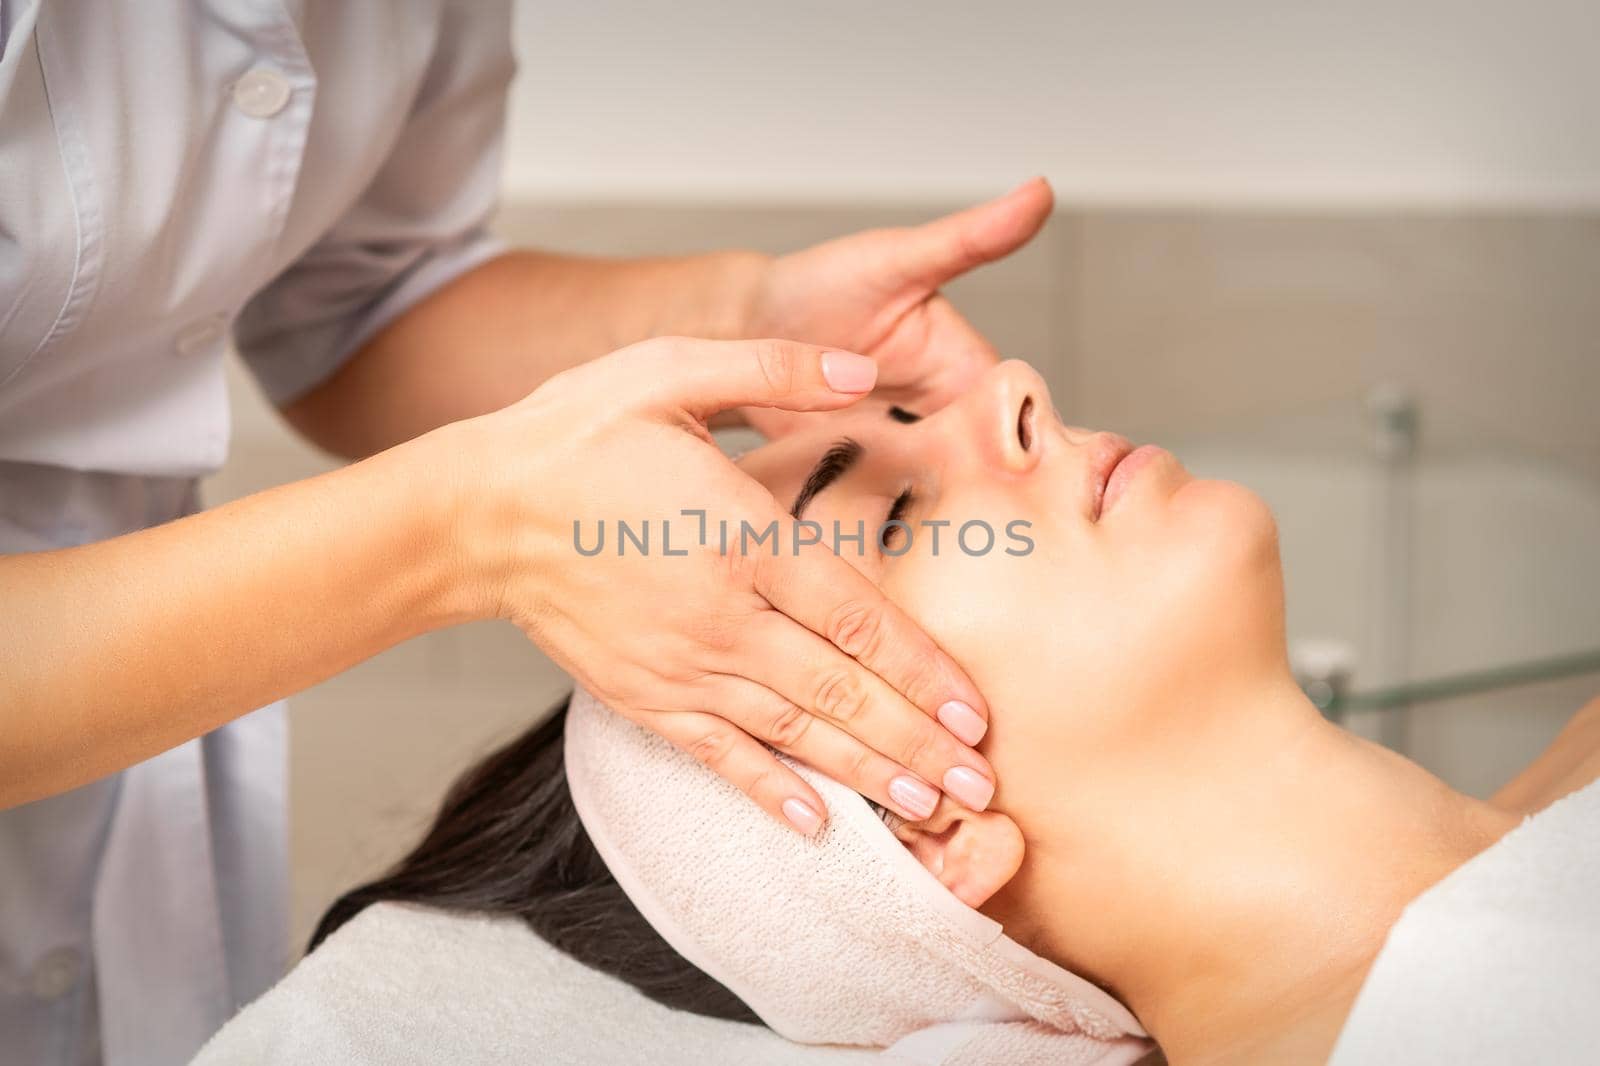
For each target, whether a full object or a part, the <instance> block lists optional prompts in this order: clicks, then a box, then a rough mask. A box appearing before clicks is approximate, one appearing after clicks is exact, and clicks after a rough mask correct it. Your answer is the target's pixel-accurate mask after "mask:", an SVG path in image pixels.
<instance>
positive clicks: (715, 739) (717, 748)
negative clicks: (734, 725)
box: [689, 729, 734, 772]
mask: <svg viewBox="0 0 1600 1066" xmlns="http://www.w3.org/2000/svg"><path fill="white" fill-rule="evenodd" d="M733 748H734V735H733V731H732V730H731V729H712V730H708V731H706V732H704V733H701V734H700V735H699V736H697V737H695V738H694V739H693V740H691V741H690V742H689V754H690V755H693V756H694V757H695V758H696V759H698V760H699V761H700V762H702V763H704V764H705V765H707V766H709V767H711V769H713V770H716V771H718V772H720V771H721V769H722V767H723V766H725V765H726V764H727V762H728V756H729V755H731V754H732V753H733Z"/></svg>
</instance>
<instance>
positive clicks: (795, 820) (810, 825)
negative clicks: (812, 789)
mask: <svg viewBox="0 0 1600 1066" xmlns="http://www.w3.org/2000/svg"><path fill="white" fill-rule="evenodd" d="M783 816H784V817H785V818H787V819H789V824H790V825H792V826H794V827H795V828H796V829H798V830H800V832H802V833H804V834H805V835H806V836H808V837H809V836H815V835H816V832H817V830H818V829H821V828H822V815H820V814H818V813H817V812H816V810H815V809H813V808H812V806H811V804H809V803H807V802H806V801H805V800H797V799H786V800H784V801H783Z"/></svg>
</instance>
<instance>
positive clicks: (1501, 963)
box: [1331, 783, 1600, 1066]
mask: <svg viewBox="0 0 1600 1066" xmlns="http://www.w3.org/2000/svg"><path fill="white" fill-rule="evenodd" d="M1331 1061H1332V1063H1333V1064H1334V1066H1373V1064H1382V1063H1396V1064H1400V1063H1404V1064H1406V1066H1422V1064H1427V1063H1440V1064H1444V1063H1449V1064H1451V1066H1505V1064H1507V1063H1539V1064H1540V1066H1552V1064H1561V1063H1572V1064H1574V1066H1576V1064H1579V1063H1583V1064H1593V1063H1595V1062H1600V783H1596V784H1592V785H1590V786H1588V787H1587V788H1585V789H1582V790H1581V791H1579V792H1576V793H1574V794H1573V795H1570V796H1567V797H1566V798H1564V799H1561V800H1558V801H1556V802H1555V803H1554V804H1552V805H1551V806H1550V807H1548V808H1546V809H1545V810H1544V811H1541V812H1540V813H1538V814H1536V815H1534V816H1533V817H1532V818H1530V819H1528V820H1527V821H1525V822H1523V823H1522V824H1521V825H1520V826H1518V827H1517V828H1516V829H1513V830H1512V831H1511V832H1510V833H1507V834H1506V835H1505V836H1504V837H1503V838H1501V840H1500V841H1499V842H1498V843H1496V844H1495V845H1494V846H1493V847H1491V848H1490V849H1489V850H1487V851H1485V852H1484V853H1483V854H1481V855H1479V856H1477V857H1475V858H1474V859H1472V861H1470V862H1468V863H1466V864H1465V865H1463V866H1462V867H1461V868H1459V869H1457V870H1455V871H1454V872H1452V873H1451V874H1450V876H1449V877H1446V878H1445V879H1444V880H1443V881H1441V882H1439V883H1438V884H1437V885H1435V886H1434V887H1433V888H1431V889H1429V890H1428V891H1427V892H1425V893H1423V894H1422V895H1421V896H1419V897H1418V898H1417V899H1416V900H1414V901H1413V902H1412V903H1411V905H1410V906H1409V907H1407V908H1406V909H1405V912H1404V913H1403V914H1402V915H1401V916H1400V920H1399V921H1398V922H1397V923H1395V927H1394V928H1393V929H1392V930H1390V932H1389V937H1388V940H1387V941H1386V942H1385V944H1384V946H1383V950H1382V951H1380V952H1379V953H1378V958H1377V961H1376V962H1375V963H1374V964H1373V967H1372V971H1371V973H1370V974H1368V976H1367V980H1366V983H1365V984H1364V985H1363V986H1362V989H1361V993H1360V995H1359V996H1358V997H1357V998H1356V1003H1355V1007H1354V1008H1353V1009H1352V1010H1351V1012H1350V1017H1349V1019H1348V1020H1347V1021H1346V1022H1345V1026H1344V1031H1343V1032H1342V1033H1341V1034H1340V1036H1339V1042H1338V1044H1337V1046H1336V1047H1335V1048H1334V1054H1333V1058H1332V1060H1331Z"/></svg>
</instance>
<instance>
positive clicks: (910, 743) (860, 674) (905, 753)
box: [738, 611, 994, 817]
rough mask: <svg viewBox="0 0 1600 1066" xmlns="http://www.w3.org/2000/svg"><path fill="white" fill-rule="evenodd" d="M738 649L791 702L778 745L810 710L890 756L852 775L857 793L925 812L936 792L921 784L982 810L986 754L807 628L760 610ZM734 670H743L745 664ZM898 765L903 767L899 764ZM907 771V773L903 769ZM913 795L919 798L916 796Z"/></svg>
mask: <svg viewBox="0 0 1600 1066" xmlns="http://www.w3.org/2000/svg"><path fill="white" fill-rule="evenodd" d="M743 648H745V649H751V648H753V649H757V654H758V655H759V657H760V668H759V671H758V673H759V676H755V677H752V680H755V681H759V682H760V683H761V684H762V685H765V686H766V687H767V688H769V689H771V690H772V691H773V692H775V693H777V694H778V695H780V696H782V697H783V698H785V699H786V700H788V701H789V702H790V703H793V704H794V705H795V710H793V711H791V712H789V720H788V721H786V722H784V723H779V725H781V726H785V727H786V728H783V729H779V730H778V731H777V733H776V734H775V735H777V736H779V738H780V739H782V740H784V741H785V742H786V743H794V742H795V741H796V740H797V739H798V738H803V736H804V734H805V732H806V731H807V730H809V729H810V727H811V723H810V722H809V721H807V718H808V717H812V716H814V717H815V718H818V719H821V720H822V721H824V722H829V723H832V724H833V725H835V726H837V727H839V728H840V729H842V730H844V731H845V732H846V733H848V734H849V735H850V736H852V737H854V738H855V739H856V740H857V741H860V742H861V743H862V744H864V745H866V746H867V747H868V748H870V749H872V750H873V751H876V752H878V753H880V754H881V755H884V756H886V757H887V759H888V760H892V765H890V766H878V767H875V768H873V769H874V771H875V773H876V776H873V777H870V778H864V777H862V774H863V773H865V771H866V769H867V768H865V767H863V768H861V771H860V772H857V773H855V774H854V775H853V776H854V777H856V778H859V779H860V780H852V781H851V785H852V787H855V788H856V790H857V791H858V792H864V793H869V794H872V795H874V796H877V797H878V798H879V799H880V801H881V800H882V798H883V797H891V798H893V799H894V800H895V801H896V803H897V806H899V807H900V808H902V809H904V808H906V807H908V806H910V807H913V808H917V809H918V810H919V816H920V817H927V815H928V814H929V813H931V803H932V801H934V800H937V798H938V796H937V794H936V793H935V792H934V790H933V789H932V788H929V787H928V786H927V784H925V782H932V783H933V784H934V785H935V787H937V788H941V789H943V790H944V791H945V792H946V793H948V794H949V796H950V798H951V799H954V800H955V801H956V802H958V803H960V804H962V805H964V806H967V807H971V808H972V809H974V810H980V811H981V810H984V809H985V808H986V807H988V805H989V800H990V799H992V798H993V796H994V770H993V769H992V768H991V767H990V766H989V763H988V760H986V759H985V758H984V757H983V756H982V755H979V754H978V753H977V752H976V751H973V750H972V749H971V748H969V747H968V746H967V745H966V744H964V743H963V742H962V741H960V740H958V739H957V738H956V737H955V736H953V735H952V734H951V733H950V731H949V730H948V729H946V728H945V727H944V726H943V725H942V724H941V723H940V722H938V721H936V720H935V719H934V718H932V717H930V716H929V715H927V714H925V713H923V712H922V711H921V710H920V709H919V708H918V707H917V706H915V705H914V704H912V703H910V702H908V701H907V700H906V699H905V697H903V696H901V695H900V693H898V692H896V691H895V690H894V689H892V688H890V687H889V686H888V685H887V684H886V683H885V682H884V680H883V679H882V678H881V677H879V676H878V675H876V674H874V673H873V672H872V671H870V670H868V669H867V668H866V667H865V666H863V665H862V664H861V663H859V662H857V661H856V660H854V659H852V658H851V657H850V656H848V655H845V654H844V653H843V652H841V651H840V650H839V649H838V648H836V647H834V646H833V645H832V644H830V643H828V642H827V641H826V640H823V639H822V638H821V637H819V636H817V635H816V634H815V633H812V632H810V631H809V630H807V629H805V628H804V627H802V626H798V625H796V624H795V623H794V620H793V619H791V618H788V617H787V616H785V615H783V614H780V613H779V612H777V611H766V612H763V613H762V614H760V615H758V616H757V617H756V618H754V619H753V620H752V621H751V622H750V624H749V625H748V626H747V627H746V636H745V641H744V642H743ZM738 673H740V674H742V675H745V676H751V673H752V672H751V671H750V670H748V669H740V670H739V671H738ZM741 724H744V725H745V727H746V728H747V729H751V730H752V731H755V732H757V735H767V734H771V733H773V730H774V726H773V725H772V724H771V723H741ZM902 768H903V769H902ZM907 770H909V771H911V774H912V775H913V776H911V777H907V776H906V771H907ZM919 795H920V801H919V799H918V797H919Z"/></svg>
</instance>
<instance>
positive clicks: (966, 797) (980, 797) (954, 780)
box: [944, 766, 994, 811]
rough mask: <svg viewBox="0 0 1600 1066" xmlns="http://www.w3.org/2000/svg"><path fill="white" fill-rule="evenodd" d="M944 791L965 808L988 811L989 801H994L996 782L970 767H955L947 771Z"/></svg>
mask: <svg viewBox="0 0 1600 1066" xmlns="http://www.w3.org/2000/svg"><path fill="white" fill-rule="evenodd" d="M944 790H945V791H946V792H948V793H949V794H950V795H951V796H952V797H954V798H955V799H956V800H957V801H958V802H959V803H960V804H961V805H962V806H963V807H970V808H972V809H973V810H975V811H985V810H988V809H989V801H990V800H992V799H994V782H992V781H990V780H989V779H988V778H987V777H984V776H983V775H982V774H980V773H978V771H976V770H974V769H973V768H972V767H970V766H954V767H951V768H950V769H949V770H947V771H945V775H944Z"/></svg>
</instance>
